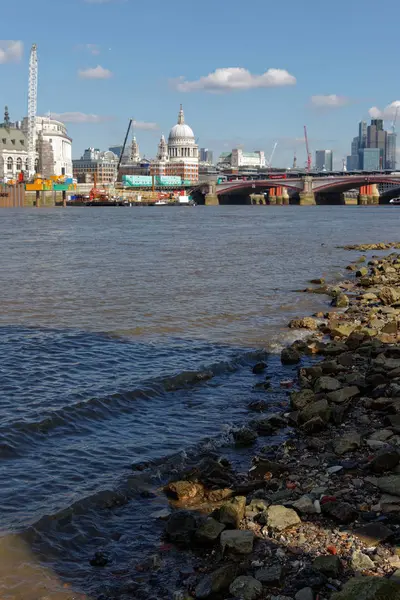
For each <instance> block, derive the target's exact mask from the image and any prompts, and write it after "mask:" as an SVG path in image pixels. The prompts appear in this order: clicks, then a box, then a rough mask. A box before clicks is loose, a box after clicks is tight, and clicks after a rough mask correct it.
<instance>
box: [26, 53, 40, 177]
mask: <svg viewBox="0 0 400 600" xmlns="http://www.w3.org/2000/svg"><path fill="white" fill-rule="evenodd" d="M37 84H38V59H37V46H36V44H33V46H32V49H31V56H30V59H29V88H28V177H29V178H32V177H34V175H35V170H36V169H35V157H36V111H37Z"/></svg>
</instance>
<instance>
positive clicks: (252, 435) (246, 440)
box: [233, 427, 258, 446]
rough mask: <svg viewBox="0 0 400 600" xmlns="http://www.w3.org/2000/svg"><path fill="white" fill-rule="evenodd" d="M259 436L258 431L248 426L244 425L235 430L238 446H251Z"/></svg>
mask: <svg viewBox="0 0 400 600" xmlns="http://www.w3.org/2000/svg"><path fill="white" fill-rule="evenodd" d="M257 437H258V436H257V434H256V432H255V431H253V430H252V429H249V428H248V427H242V428H241V429H238V430H237V431H234V432H233V439H234V440H235V444H236V446H251V445H252V444H254V442H255V441H256V439H257Z"/></svg>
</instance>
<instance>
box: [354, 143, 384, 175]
mask: <svg viewBox="0 0 400 600" xmlns="http://www.w3.org/2000/svg"><path fill="white" fill-rule="evenodd" d="M359 156H360V161H359V164H360V169H361V170H362V171H379V168H380V161H381V153H380V149H379V148H362V149H361V150H360V152H359Z"/></svg>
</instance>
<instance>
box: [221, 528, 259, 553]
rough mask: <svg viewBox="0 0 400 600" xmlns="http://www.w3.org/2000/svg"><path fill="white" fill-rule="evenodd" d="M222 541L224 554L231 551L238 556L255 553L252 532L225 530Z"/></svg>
mask: <svg viewBox="0 0 400 600" xmlns="http://www.w3.org/2000/svg"><path fill="white" fill-rule="evenodd" d="M220 539H221V547H222V552H224V551H225V550H230V551H232V552H235V553H237V554H251V552H252V551H253V542H254V534H253V532H252V531H242V530H239V529H234V530H225V531H223V532H222V533H221V538H220Z"/></svg>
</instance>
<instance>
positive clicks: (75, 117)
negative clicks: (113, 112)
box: [51, 112, 113, 123]
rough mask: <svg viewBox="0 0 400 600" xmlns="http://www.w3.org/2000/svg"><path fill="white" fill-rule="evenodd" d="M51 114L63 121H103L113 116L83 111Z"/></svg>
mask: <svg viewBox="0 0 400 600" xmlns="http://www.w3.org/2000/svg"><path fill="white" fill-rule="evenodd" d="M51 116H52V118H54V119H58V120H59V121H62V122H63V123H103V122H104V121H110V120H111V119H112V118H113V117H107V116H102V115H88V114H86V113H81V112H65V113H51Z"/></svg>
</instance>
